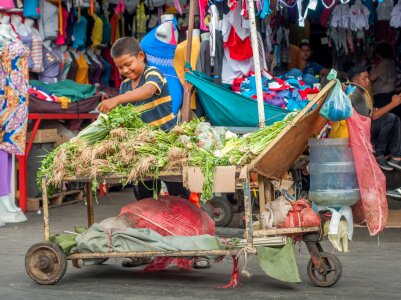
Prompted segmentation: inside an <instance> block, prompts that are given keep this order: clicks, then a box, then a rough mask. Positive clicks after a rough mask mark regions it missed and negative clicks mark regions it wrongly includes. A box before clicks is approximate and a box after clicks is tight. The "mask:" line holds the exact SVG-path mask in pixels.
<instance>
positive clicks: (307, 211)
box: [278, 199, 320, 228]
mask: <svg viewBox="0 0 401 300" xmlns="http://www.w3.org/2000/svg"><path fill="white" fill-rule="evenodd" d="M291 206H292V211H289V212H288V215H287V218H286V219H285V221H284V223H282V224H280V225H278V227H279V228H294V227H314V226H319V225H320V218H319V216H318V215H317V214H316V213H315V212H314V211H313V209H312V208H311V206H310V204H309V203H308V201H306V200H304V199H300V200H298V201H292V202H291Z"/></svg>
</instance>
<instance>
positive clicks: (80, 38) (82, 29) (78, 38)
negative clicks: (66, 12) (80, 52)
mask: <svg viewBox="0 0 401 300" xmlns="http://www.w3.org/2000/svg"><path fill="white" fill-rule="evenodd" d="M74 14H75V16H78V12H76V11H75V12H74ZM87 25H88V21H87V20H86V18H85V17H84V16H82V15H81V17H80V19H79V22H78V20H77V21H76V22H75V24H74V41H73V43H72V46H73V47H74V48H75V49H78V48H80V47H83V46H85V43H86V28H87Z"/></svg>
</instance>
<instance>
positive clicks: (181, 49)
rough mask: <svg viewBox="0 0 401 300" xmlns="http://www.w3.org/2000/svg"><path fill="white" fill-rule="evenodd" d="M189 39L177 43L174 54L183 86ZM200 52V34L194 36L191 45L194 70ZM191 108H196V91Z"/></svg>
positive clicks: (192, 97)
mask: <svg viewBox="0 0 401 300" xmlns="http://www.w3.org/2000/svg"><path fill="white" fill-rule="evenodd" d="M187 44H188V43H187V41H186V40H185V41H183V42H181V43H179V44H178V45H177V49H176V50H175V54H174V69H175V71H176V73H177V76H178V78H179V79H180V82H181V84H182V86H184V84H185V80H184V76H185V70H184V68H185V61H186V55H187ZM199 52H200V38H199V36H194V37H192V47H191V68H192V69H193V70H194V69H195V68H196V62H197V61H198V57H199ZM190 109H196V96H195V93H194V94H192V96H191V105H190Z"/></svg>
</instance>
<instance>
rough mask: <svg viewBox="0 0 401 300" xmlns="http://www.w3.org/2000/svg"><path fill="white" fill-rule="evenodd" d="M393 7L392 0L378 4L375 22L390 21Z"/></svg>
mask: <svg viewBox="0 0 401 300" xmlns="http://www.w3.org/2000/svg"><path fill="white" fill-rule="evenodd" d="M393 7H394V1H393V0H385V1H382V2H379V4H378V5H377V9H376V10H377V20H378V21H390V20H391V12H392V10H393Z"/></svg>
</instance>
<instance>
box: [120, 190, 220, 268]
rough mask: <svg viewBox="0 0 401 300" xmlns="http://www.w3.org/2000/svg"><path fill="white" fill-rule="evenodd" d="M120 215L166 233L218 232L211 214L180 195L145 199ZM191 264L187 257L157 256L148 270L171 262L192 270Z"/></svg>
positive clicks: (165, 265) (165, 234)
mask: <svg viewBox="0 0 401 300" xmlns="http://www.w3.org/2000/svg"><path fill="white" fill-rule="evenodd" d="M120 216H125V217H126V218H127V220H128V222H129V223H130V225H131V227H132V228H149V229H152V230H154V231H156V232H157V233H159V234H161V235H164V236H168V235H183V236H193V235H201V234H210V235H214V232H215V223H214V221H213V220H212V219H211V218H210V217H209V215H208V214H207V213H206V212H204V211H203V210H202V209H200V208H198V207H197V206H196V205H194V204H192V203H191V202H190V201H189V200H186V199H183V198H180V197H174V196H168V197H161V198H159V199H158V200H155V199H153V198H148V199H143V200H140V201H138V202H135V203H133V204H130V205H127V206H124V207H123V208H122V210H121V212H120V215H119V217H120ZM191 263H192V259H187V258H174V257H156V258H154V259H153V261H152V262H151V263H150V264H149V265H148V266H147V267H146V268H145V269H144V271H145V272H150V271H161V270H164V269H166V268H167V267H168V266H169V265H175V266H176V267H177V268H183V269H190V268H191Z"/></svg>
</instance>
